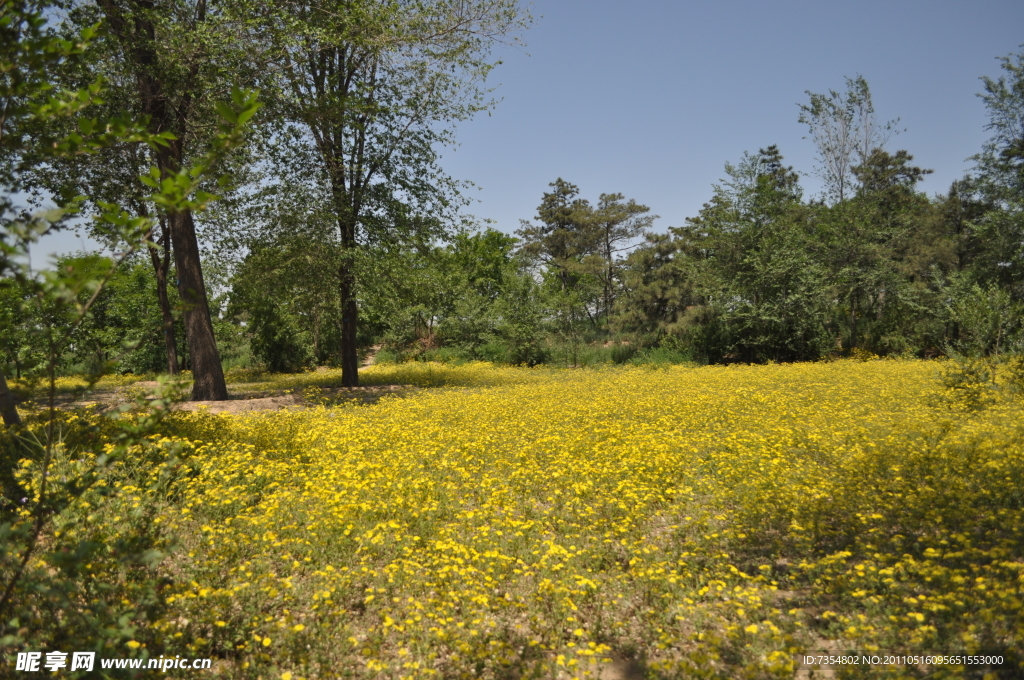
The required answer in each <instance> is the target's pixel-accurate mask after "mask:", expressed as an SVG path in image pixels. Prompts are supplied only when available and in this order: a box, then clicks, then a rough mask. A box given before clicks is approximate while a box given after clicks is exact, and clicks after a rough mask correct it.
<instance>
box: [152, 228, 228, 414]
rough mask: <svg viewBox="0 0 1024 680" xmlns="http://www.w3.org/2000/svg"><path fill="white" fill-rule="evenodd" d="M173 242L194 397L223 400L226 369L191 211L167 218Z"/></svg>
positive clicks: (194, 399)
mask: <svg viewBox="0 0 1024 680" xmlns="http://www.w3.org/2000/svg"><path fill="white" fill-rule="evenodd" d="M167 222H168V225H169V226H170V233H171V239H172V240H173V242H174V265H175V267H176V268H177V271H178V292H179V294H180V295H181V301H182V303H183V305H184V308H185V312H184V316H185V339H186V340H187V341H188V351H189V357H190V358H191V363H192V377H193V383H192V400H193V401H222V400H224V399H227V398H228V388H227V384H226V383H225V382H224V369H223V367H222V366H221V364H220V353H219V352H218V351H217V341H216V339H215V338H214V336H213V322H212V321H211V320H210V307H209V303H208V302H207V299H206V284H205V282H204V281H203V270H202V267H201V265H200V258H199V240H198V239H197V238H196V225H195V222H193V220H192V212H191V211H189V210H186V211H183V212H180V213H175V214H173V215H169V216H168V217H167Z"/></svg>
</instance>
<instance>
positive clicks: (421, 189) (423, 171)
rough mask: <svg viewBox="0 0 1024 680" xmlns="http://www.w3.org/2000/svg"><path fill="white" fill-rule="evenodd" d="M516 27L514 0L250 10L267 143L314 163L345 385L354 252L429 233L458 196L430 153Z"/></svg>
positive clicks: (353, 377) (349, 373)
mask: <svg viewBox="0 0 1024 680" xmlns="http://www.w3.org/2000/svg"><path fill="white" fill-rule="evenodd" d="M526 23H527V17H526V16H525V15H524V14H523V13H522V12H521V11H520V8H519V6H518V2H517V0H486V1H484V0H476V1H473V2H465V1H462V0H458V1H456V0H431V1H429V2H417V3H405V2H386V1H383V0H349V1H344V0H327V1H323V2H320V1H313V2H300V3H292V2H289V3H283V2H282V3H276V4H273V5H271V6H270V7H269V8H268V9H267V11H265V12H263V13H262V14H261V21H260V23H259V31H260V34H261V35H262V36H263V37H264V39H265V41H266V49H267V50H268V51H269V53H270V54H271V55H272V59H273V60H274V62H275V63H276V65H277V68H276V69H275V70H274V75H275V80H273V82H272V84H271V86H270V87H269V88H268V89H269V90H270V91H272V92H274V94H275V99H274V101H273V106H274V109H273V110H274V113H275V115H278V116H279V118H278V120H279V121H280V123H281V127H280V129H279V131H278V132H277V133H276V136H275V140H276V142H277V143H278V144H280V145H286V146H288V147H289V148H290V149H291V150H292V153H290V154H287V153H284V154H281V155H282V157H284V158H286V159H288V161H289V163H288V168H289V169H297V168H300V167H302V166H304V165H306V164H307V163H308V162H309V161H310V160H312V161H313V162H314V163H315V172H313V173H310V174H311V175H312V176H311V177H310V179H311V180H312V181H313V182H315V183H317V184H319V185H320V187H321V191H320V192H319V195H320V196H322V197H323V200H324V206H325V209H326V212H328V213H329V214H330V218H331V220H332V221H333V225H334V233H333V234H331V235H330V236H329V238H331V239H333V240H334V242H335V243H336V245H337V249H338V253H339V255H338V261H337V264H336V272H337V273H336V278H335V283H336V285H337V287H338V291H339V304H340V307H341V309H340V317H341V326H342V328H341V366H342V382H343V384H345V385H346V386H354V385H357V384H358V380H359V378H358V353H357V347H358V337H357V328H358V317H359V303H358V293H357V291H358V281H357V274H358V260H359V256H358V253H359V250H360V249H362V248H365V247H367V246H368V245H371V244H373V243H379V242H383V241H388V240H392V241H396V240H397V241H400V240H401V239H402V238H403V237H404V235H407V234H415V235H416V236H417V237H418V238H421V239H423V238H425V239H427V240H429V239H430V238H431V237H436V236H439V235H440V234H441V232H440V230H439V227H440V226H441V224H442V220H441V218H442V217H444V216H448V215H450V213H451V209H452V207H453V205H454V202H455V201H457V195H458V192H457V185H456V184H455V183H454V182H453V181H451V180H450V179H449V178H448V177H447V176H445V175H444V174H443V173H442V172H441V170H440V168H439V167H438V165H437V152H436V148H435V147H436V146H437V145H439V144H447V143H450V142H451V141H452V139H453V136H452V127H451V126H452V125H453V124H454V123H455V122H457V121H460V120H465V119H467V118H468V117H470V116H472V115H473V114H475V113H476V112H478V111H480V110H483V109H485V108H486V107H488V106H490V104H491V102H489V101H487V100H486V97H485V94H486V93H485V91H484V90H483V89H482V83H483V81H484V79H485V78H486V76H487V74H488V73H489V72H490V70H491V68H493V66H494V64H493V63H491V62H489V61H488V54H489V51H490V49H491V47H492V46H493V45H494V44H495V42H496V41H499V40H502V39H504V37H505V36H507V35H509V34H511V33H514V32H515V31H517V30H519V29H520V28H522V27H524V26H525V25H526ZM424 218H425V219H424ZM318 237H320V238H323V237H324V235H323V234H318Z"/></svg>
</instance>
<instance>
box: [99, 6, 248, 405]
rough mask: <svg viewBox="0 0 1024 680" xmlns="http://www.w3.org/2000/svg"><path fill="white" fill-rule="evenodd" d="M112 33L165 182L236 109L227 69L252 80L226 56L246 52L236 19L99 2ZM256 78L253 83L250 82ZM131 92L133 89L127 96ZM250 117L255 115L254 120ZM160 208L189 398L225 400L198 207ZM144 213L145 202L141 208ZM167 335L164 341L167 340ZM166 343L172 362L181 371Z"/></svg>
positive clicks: (122, 78) (162, 265)
mask: <svg viewBox="0 0 1024 680" xmlns="http://www.w3.org/2000/svg"><path fill="white" fill-rule="evenodd" d="M97 6H98V8H99V10H100V11H101V13H102V17H103V19H104V21H105V24H106V27H107V30H108V31H109V33H110V35H111V36H113V38H114V39H115V41H116V43H117V49H116V50H111V52H110V54H109V55H108V56H109V57H110V58H111V61H112V62H113V63H115V64H116V71H115V72H114V73H112V74H111V75H114V76H116V81H117V82H127V83H131V84H132V86H133V87H134V90H133V91H132V92H131V93H130V96H131V100H132V106H131V107H130V110H132V111H133V113H135V114H136V115H137V116H139V117H140V119H142V120H144V121H146V124H147V128H148V130H149V132H150V133H152V134H154V135H165V138H166V139H167V141H168V143H167V144H166V145H163V146H160V147H158V148H155V149H153V154H152V157H153V161H155V166H156V167H157V169H158V171H159V176H158V177H157V178H156V179H157V180H158V181H163V180H164V179H166V178H168V177H170V176H172V175H174V174H176V173H178V172H180V170H181V169H182V168H183V167H185V166H186V165H187V162H188V160H189V158H190V157H194V156H195V155H197V153H198V152H199V149H201V148H202V145H203V144H205V143H206V141H207V140H208V139H209V135H208V134H204V132H203V131H204V129H205V128H209V127H210V122H211V118H212V117H213V115H215V114H214V109H215V106H214V104H215V103H216V108H217V110H219V111H220V112H222V113H225V112H226V111H228V110H229V109H228V108H227V102H226V101H225V99H226V95H227V91H228V90H229V89H230V88H229V87H228V86H227V85H226V84H225V83H224V80H223V74H224V73H225V71H226V70H227V68H228V67H229V63H230V67H231V72H232V74H233V76H235V77H236V78H239V79H243V80H246V78H245V76H244V71H245V69H244V65H245V64H246V63H247V62H246V61H245V60H243V59H241V58H236V59H234V60H233V61H231V60H227V59H226V58H225V52H226V51H229V50H232V49H233V50H234V51H235V55H236V56H237V55H238V54H239V53H240V52H241V49H242V46H241V44H240V43H241V40H240V38H241V36H240V34H239V33H238V32H230V31H226V30H225V28H224V27H225V25H227V24H230V23H231V21H232V18H231V17H230V16H229V15H228V14H226V12H225V10H224V9H223V8H222V6H221V5H219V4H216V5H215V4H211V5H209V6H208V5H207V3H206V1H205V0H196V1H195V2H194V3H190V2H187V1H185V0H176V1H173V2H168V3H154V2H152V1H151V0H98V2H97ZM81 13H82V16H83V20H86V21H87V20H88V19H89V18H90V17H91V14H90V13H89V11H88V5H86V6H85V8H84V9H82V10H81ZM247 80H248V81H249V82H251V78H249V79H247ZM122 92H126V90H122ZM250 115H251V114H250ZM157 208H160V209H161V213H162V219H163V220H165V222H161V224H162V225H163V224H165V225H166V231H165V233H164V234H163V237H162V243H161V244H160V247H161V248H162V249H164V257H163V259H162V260H161V258H160V253H159V251H158V250H157V245H156V244H154V246H153V247H151V248H150V249H149V252H150V256H151V259H152V260H153V265H154V270H155V272H156V275H157V279H158V281H162V284H163V286H166V276H167V270H168V266H169V263H168V261H167V257H166V254H167V253H166V251H167V249H168V247H169V248H170V251H171V254H172V255H173V257H174V265H175V274H176V277H177V282H178V292H179V295H180V298H181V301H182V304H183V316H184V322H185V335H186V339H187V342H188V346H189V354H190V359H191V363H192V375H193V380H194V382H193V387H192V398H193V399H195V400H219V399H227V396H228V395H227V385H226V383H225V382H224V373H223V368H222V366H221V360H220V354H219V352H218V349H217V343H216V340H215V338H214V332H213V323H212V320H211V318H210V308H209V301H208V296H207V287H206V282H205V279H204V276H203V268H202V261H201V256H200V248H199V240H198V237H197V233H196V223H195V218H194V215H193V211H192V210H190V209H179V208H173V207H170V206H157ZM136 210H138V211H139V214H140V215H141V216H148V215H146V213H145V206H144V204H141V203H140V204H139V205H137V206H136ZM160 302H161V305H162V306H163V310H164V331H165V333H168V332H172V331H173V321H172V320H171V319H170V318H169V311H168V305H167V301H166V294H165V293H164V294H161V295H160ZM165 337H167V336H166V335H165ZM170 352H171V348H170V347H168V365H169V368H174V366H173V364H174V363H175V362H174V361H173V360H172V357H171V354H170Z"/></svg>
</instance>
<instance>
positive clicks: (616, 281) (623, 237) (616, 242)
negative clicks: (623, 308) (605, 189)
mask: <svg viewBox="0 0 1024 680" xmlns="http://www.w3.org/2000/svg"><path fill="white" fill-rule="evenodd" d="M650 211H651V209H650V208H648V207H647V206H646V205H640V204H639V203H637V202H636V201H635V200H633V199H629V200H628V201H627V200H626V197H625V196H623V195H622V194H601V196H600V197H599V198H598V201H597V206H596V207H595V208H594V210H593V212H592V213H591V215H590V229H591V230H592V231H593V232H594V236H595V238H596V241H597V253H598V257H599V260H600V266H599V267H596V268H595V274H596V275H597V278H598V279H599V280H600V281H601V287H602V289H603V294H602V299H603V309H602V310H601V312H602V314H603V316H604V318H605V320H606V322H607V321H608V320H609V318H610V315H611V310H612V306H613V304H614V303H615V297H616V293H617V291H618V287H619V285H620V283H621V281H620V279H621V276H620V274H621V269H622V263H623V261H624V259H625V257H624V255H625V254H626V253H628V252H629V251H630V250H632V249H633V248H634V247H635V246H636V245H637V239H639V238H641V237H643V236H644V235H645V234H646V233H647V231H648V230H649V229H650V228H651V225H652V224H654V220H656V219H658V216H657V215H649V214H648V213H650Z"/></svg>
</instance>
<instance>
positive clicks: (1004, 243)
mask: <svg viewBox="0 0 1024 680" xmlns="http://www.w3.org/2000/svg"><path fill="white" fill-rule="evenodd" d="M1000 66H1001V67H1002V69H1003V71H1004V73H1003V75H1001V76H1000V77H999V78H996V79H992V78H988V77H985V78H982V82H984V84H985V91H984V93H982V94H981V95H979V96H980V97H981V99H982V101H983V102H984V103H985V108H986V109H987V110H988V117H989V122H988V125H986V129H987V130H989V131H990V132H991V133H992V136H991V137H990V138H989V139H988V141H986V142H985V144H984V145H983V146H982V150H981V153H979V154H978V155H976V156H975V157H974V161H975V164H976V171H977V180H978V187H979V189H980V190H981V193H982V195H983V196H984V197H985V199H986V200H987V201H989V202H990V203H991V204H992V209H991V210H989V211H988V212H987V213H986V214H985V215H984V216H983V217H982V218H981V219H979V220H978V221H977V223H976V225H975V228H976V229H977V232H978V234H979V236H980V237H981V238H982V239H983V241H984V243H985V248H984V249H983V251H982V252H981V253H980V254H979V258H978V260H977V265H978V267H980V268H981V269H979V271H978V274H979V278H980V279H982V280H989V281H994V282H997V283H998V284H999V285H1001V286H1006V287H1009V288H1011V289H1012V291H1013V295H1014V297H1015V298H1016V299H1018V300H1020V299H1024V51H1022V52H1020V53H1018V54H1014V55H1010V56H1007V57H1002V58H1001V59H1000Z"/></svg>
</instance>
